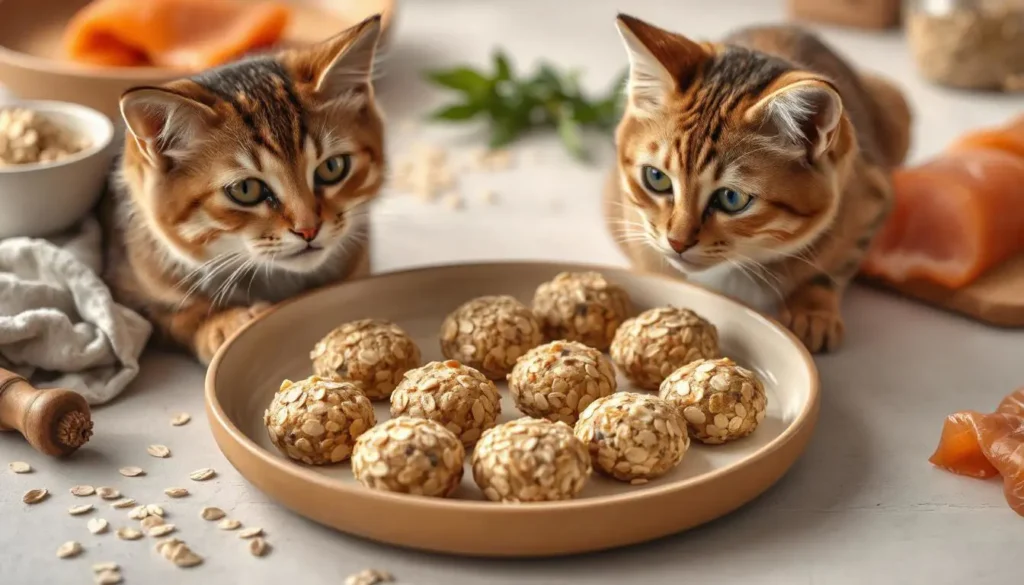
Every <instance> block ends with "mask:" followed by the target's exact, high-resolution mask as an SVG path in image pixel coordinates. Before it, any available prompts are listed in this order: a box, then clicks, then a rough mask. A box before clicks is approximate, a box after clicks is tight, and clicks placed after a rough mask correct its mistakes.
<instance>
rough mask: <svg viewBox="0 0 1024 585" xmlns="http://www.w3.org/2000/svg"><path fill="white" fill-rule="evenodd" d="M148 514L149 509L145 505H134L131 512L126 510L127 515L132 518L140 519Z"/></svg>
mask: <svg viewBox="0 0 1024 585" xmlns="http://www.w3.org/2000/svg"><path fill="white" fill-rule="evenodd" d="M147 516H149V510H148V509H146V506H136V507H134V508H132V511H131V512H128V517H129V518H131V519H132V520H142V519H144V518H146V517H147Z"/></svg>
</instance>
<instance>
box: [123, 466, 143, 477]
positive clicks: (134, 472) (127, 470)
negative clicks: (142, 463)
mask: <svg viewBox="0 0 1024 585" xmlns="http://www.w3.org/2000/svg"><path fill="white" fill-rule="evenodd" d="M117 472H118V473H120V474H121V475H123V476H125V477H138V476H140V475H144V474H145V473H146V472H145V471H142V468H141V467H122V468H121V469H118V470H117Z"/></svg>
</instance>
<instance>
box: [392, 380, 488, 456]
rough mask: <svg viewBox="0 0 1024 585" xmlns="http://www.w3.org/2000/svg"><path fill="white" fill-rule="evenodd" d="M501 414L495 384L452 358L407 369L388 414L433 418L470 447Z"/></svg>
mask: <svg viewBox="0 0 1024 585" xmlns="http://www.w3.org/2000/svg"><path fill="white" fill-rule="evenodd" d="M499 414H501V397H500V396H499V395H498V387H497V386H495V385H494V382H492V381H490V380H488V379H487V377H486V376H484V375H483V374H481V373H480V372H479V371H478V370H476V369H474V368H471V367H469V366H466V365H463V364H460V363H459V362H458V361H456V360H447V361H444V362H430V363H429V364H427V365H425V366H423V367H421V368H416V369H415V370H410V371H409V372H407V373H406V374H405V378H404V379H403V380H402V381H401V382H400V383H399V384H398V387H397V388H395V392H394V393H393V394H392V395H391V416H393V417H399V416H413V417H416V418H426V419H430V420H433V421H436V422H438V423H440V424H441V425H443V426H444V427H445V428H446V429H448V430H449V431H451V432H452V433H455V436H457V437H459V440H461V441H462V444H463V445H465V446H467V447H470V446H472V445H473V444H474V443H476V441H477V439H479V438H480V434H481V433H483V432H484V431H486V430H487V429H489V428H491V427H493V426H494V425H495V422H496V421H497V420H498V415H499Z"/></svg>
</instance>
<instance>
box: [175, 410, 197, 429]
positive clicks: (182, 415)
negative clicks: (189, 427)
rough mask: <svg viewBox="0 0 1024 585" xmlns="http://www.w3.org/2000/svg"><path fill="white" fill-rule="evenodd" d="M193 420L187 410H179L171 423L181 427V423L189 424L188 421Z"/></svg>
mask: <svg viewBox="0 0 1024 585" xmlns="http://www.w3.org/2000/svg"><path fill="white" fill-rule="evenodd" d="M190 420H192V417H191V416H189V414H188V413H187V412H179V413H178V414H176V415H174V417H172V418H171V424H172V425H174V426H176V427H180V426H181V425H184V424H188V421H190Z"/></svg>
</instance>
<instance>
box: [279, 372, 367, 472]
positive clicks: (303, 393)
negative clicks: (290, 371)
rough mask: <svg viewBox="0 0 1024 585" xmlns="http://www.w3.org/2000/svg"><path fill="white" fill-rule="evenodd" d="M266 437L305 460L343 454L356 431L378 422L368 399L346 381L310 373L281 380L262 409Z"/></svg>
mask: <svg viewBox="0 0 1024 585" xmlns="http://www.w3.org/2000/svg"><path fill="white" fill-rule="evenodd" d="M263 424H265V425H267V432H268V433H269V434H270V441H271V442H272V443H274V446H275V447H277V448H278V450H280V451H281V453H284V454H285V455H287V456H288V457H290V458H292V459H295V460H296V461H301V462H303V463H305V464H307V465H324V464H327V463H338V462H341V461H344V460H345V459H348V457H349V455H351V453H352V446H353V445H355V442H356V439H357V438H358V437H359V435H361V434H363V433H365V432H366V430H367V429H369V428H370V427H372V426H373V425H375V424H377V418H376V417H375V416H374V414H373V404H371V403H370V400H369V399H368V398H367V397H366V395H365V394H363V392H362V391H361V390H360V389H359V388H357V387H356V386H355V384H352V383H350V382H338V381H335V380H326V379H324V378H321V377H319V376H310V377H309V378H306V379H305V380H299V381H298V382H292V381H291V380H285V381H284V382H283V383H282V384H281V388H280V389H279V390H278V391H277V394H274V399H273V400H271V401H270V407H269V408H267V410H266V411H264V413H263Z"/></svg>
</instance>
